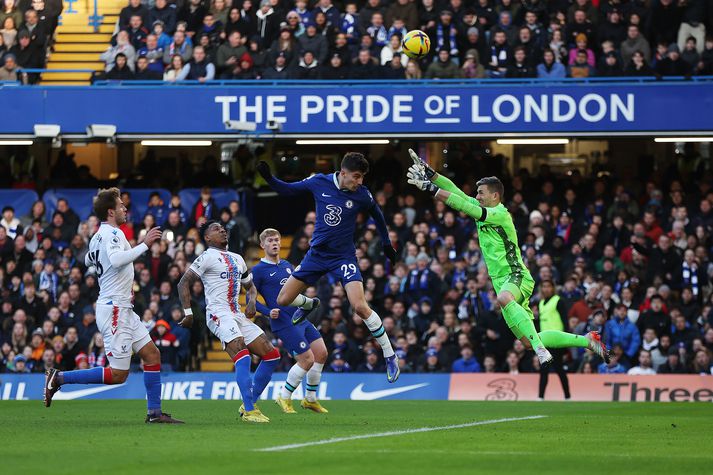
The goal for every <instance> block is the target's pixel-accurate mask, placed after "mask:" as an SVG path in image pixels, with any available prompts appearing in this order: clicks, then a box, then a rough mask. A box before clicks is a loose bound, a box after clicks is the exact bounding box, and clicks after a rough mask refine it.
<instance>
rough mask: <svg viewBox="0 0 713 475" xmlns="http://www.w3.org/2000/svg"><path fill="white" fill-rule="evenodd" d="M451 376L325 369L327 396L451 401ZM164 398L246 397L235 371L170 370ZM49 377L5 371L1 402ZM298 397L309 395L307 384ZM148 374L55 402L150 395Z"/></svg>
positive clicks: (69, 393) (279, 380) (38, 393)
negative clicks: (393, 377) (391, 377)
mask: <svg viewBox="0 0 713 475" xmlns="http://www.w3.org/2000/svg"><path fill="white" fill-rule="evenodd" d="M286 376H287V374H285V373H282V374H275V375H273V378H272V381H270V383H269V384H268V386H267V388H265V391H264V392H263V394H262V399H276V398H277V396H278V395H279V393H280V390H281V389H282V386H283V384H284V382H285V377H286ZM450 378H451V375H450V374H438V375H432V374H402V375H401V377H400V378H399V380H398V381H397V382H396V383H394V384H389V383H388V382H387V381H386V376H385V375H384V374H381V373H379V374H334V373H325V374H323V375H322V381H321V383H320V385H319V391H318V396H319V398H320V399H322V400H330V399H351V400H355V401H372V400H376V399H416V400H447V399H448V391H449V387H450ZM162 382H163V384H162V391H161V392H162V399H164V400H199V399H230V400H232V399H240V389H239V388H238V384H237V383H236V382H235V378H234V377H233V374H232V373H165V374H162ZM43 385H44V375H42V374H27V375H21V374H20V375H18V374H0V400H3V401H8V400H28V399H29V400H40V399H42V388H43ZM293 397H294V398H299V399H301V398H302V397H303V393H302V386H300V387H299V388H298V389H297V391H295V393H294V396H293ZM145 398H146V389H145V388H144V379H143V374H142V373H132V374H131V375H129V379H128V380H127V382H126V383H124V384H121V385H116V386H103V385H67V386H65V387H64V388H63V389H62V390H61V391H60V392H58V393H57V394H56V395H55V397H54V400H56V401H62V400H74V399H145Z"/></svg>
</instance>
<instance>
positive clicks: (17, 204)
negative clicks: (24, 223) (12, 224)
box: [0, 190, 38, 218]
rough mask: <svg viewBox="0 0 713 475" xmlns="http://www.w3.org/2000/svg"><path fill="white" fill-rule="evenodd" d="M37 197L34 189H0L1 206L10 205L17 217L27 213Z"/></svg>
mask: <svg viewBox="0 0 713 475" xmlns="http://www.w3.org/2000/svg"><path fill="white" fill-rule="evenodd" d="M37 199H38V196H37V193H36V192H35V190H0V203H2V207H3V208H4V207H5V206H12V207H13V209H14V210H15V216H17V217H18V218H21V217H22V216H25V215H26V214H28V213H29V212H30V210H31V209H32V204H33V203H34V202H35V201H37Z"/></svg>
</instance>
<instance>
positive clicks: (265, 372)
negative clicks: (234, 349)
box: [253, 348, 280, 404]
mask: <svg viewBox="0 0 713 475" xmlns="http://www.w3.org/2000/svg"><path fill="white" fill-rule="evenodd" d="M279 363H280V350H278V349H277V348H273V349H272V351H271V352H269V353H268V354H266V355H265V356H263V357H262V361H260V364H259V365H258V367H257V369H256V370H255V376H254V377H253V404H254V403H256V402H257V400H258V399H260V395H261V394H262V392H263V391H264V390H265V387H266V386H267V383H269V382H270V379H271V378H272V373H273V372H274V371H275V368H277V365H278V364H279Z"/></svg>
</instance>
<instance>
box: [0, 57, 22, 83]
mask: <svg viewBox="0 0 713 475" xmlns="http://www.w3.org/2000/svg"><path fill="white" fill-rule="evenodd" d="M4 60H5V64H4V65H3V66H2V67H1V68H0V81H17V80H18V77H17V62H16V61H15V55H14V54H6V55H5V58H4Z"/></svg>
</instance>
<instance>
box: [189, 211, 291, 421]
mask: <svg viewBox="0 0 713 475" xmlns="http://www.w3.org/2000/svg"><path fill="white" fill-rule="evenodd" d="M201 234H202V235H203V240H204V241H205V243H206V245H207V246H208V248H207V249H206V250H205V251H204V252H203V253H202V254H201V255H200V256H198V258H197V259H196V260H195V261H193V264H191V266H190V268H189V269H188V270H186V273H185V274H183V277H181V281H180V282H179V283H178V295H179V297H180V299H181V305H183V313H184V315H185V317H183V320H181V321H180V323H179V325H181V326H182V327H184V328H190V327H191V326H192V325H193V310H192V309H191V290H190V289H191V287H192V286H193V283H194V282H195V281H196V280H201V281H202V282H203V287H204V288H205V298H206V324H207V326H208V329H209V330H210V331H211V332H213V334H214V335H215V336H216V337H217V338H218V339H219V340H220V341H221V342H222V343H223V347H224V348H225V351H226V352H227V353H228V355H229V356H230V358H231V359H232V360H233V364H234V365H235V380H236V382H237V383H238V387H239V388H240V394H241V396H242V399H243V404H242V406H241V407H240V411H239V412H240V416H241V419H242V420H243V421H245V422H270V419H268V418H267V416H265V415H264V414H263V413H262V412H260V409H258V407H257V406H256V405H255V403H256V402H257V400H258V398H259V397H260V395H261V394H262V392H263V390H264V389H265V387H266V386H267V384H268V383H269V382H270V378H271V377H272V373H273V371H274V370H275V367H277V365H278V363H279V362H280V352H279V351H278V350H277V349H276V348H275V347H273V346H272V343H270V341H269V340H268V339H267V337H266V336H265V333H264V332H263V331H262V329H260V327H258V326H257V325H255V324H254V323H253V322H251V321H250V320H249V319H248V317H250V318H252V317H254V316H255V300H256V298H257V290H256V289H255V286H254V285H253V282H252V274H251V273H250V271H249V270H248V266H247V265H246V264H245V260H244V259H243V258H242V257H241V256H240V255H238V254H235V253H233V252H229V251H228V233H227V231H226V230H225V228H224V227H223V226H221V225H220V223H216V222H213V221H209V222H207V223H205V224H204V225H203V226H202V227H201ZM241 284H242V287H244V288H245V292H246V294H247V299H246V303H245V314H243V312H241V311H240V303H239V302H238V299H239V297H240V287H241ZM246 315H247V316H246ZM251 352H252V353H253V354H255V355H258V356H259V357H260V358H261V361H260V364H259V365H258V367H257V370H256V371H255V377H254V379H252V380H251V379H250V353H251Z"/></svg>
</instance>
